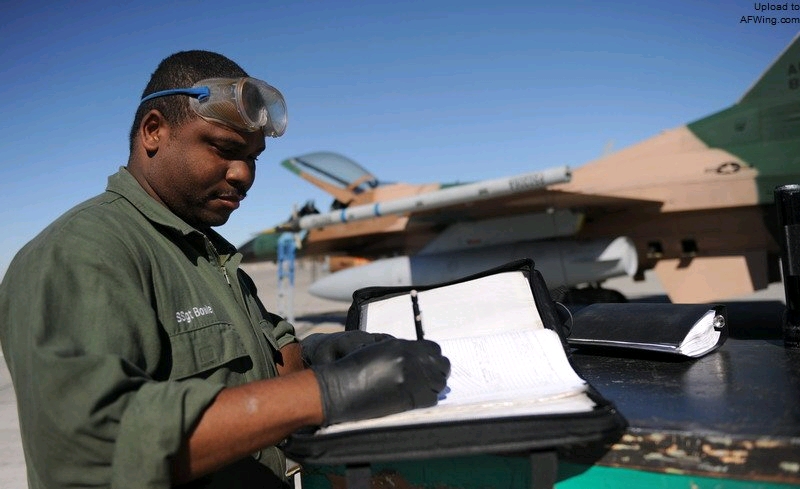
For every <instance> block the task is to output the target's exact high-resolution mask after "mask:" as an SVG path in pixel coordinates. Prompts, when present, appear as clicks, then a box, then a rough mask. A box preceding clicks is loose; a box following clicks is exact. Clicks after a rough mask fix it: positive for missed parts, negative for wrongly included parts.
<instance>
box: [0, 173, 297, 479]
mask: <svg viewBox="0 0 800 489" xmlns="http://www.w3.org/2000/svg"><path fill="white" fill-rule="evenodd" d="M240 259H241V256H240V255H238V254H236V253H235V249H234V248H233V246H232V245H230V243H228V242H227V241H225V240H224V239H222V238H221V237H220V236H219V235H218V234H216V233H214V232H213V231H212V232H211V233H209V234H208V235H204V234H202V233H200V232H198V231H197V230H195V229H194V228H192V227H190V226H189V225H187V224H186V223H184V222H183V221H182V220H180V219H179V218H178V217H176V216H175V215H174V214H172V213H171V212H170V211H169V210H168V209H167V208H166V207H164V206H162V205H161V204H159V203H157V202H156V201H155V200H154V199H153V198H152V197H150V196H149V195H148V194H147V193H146V192H145V191H144V189H142V187H141V186H140V185H139V184H138V182H137V181H136V180H135V179H134V178H133V176H131V175H130V174H129V173H128V171H127V170H126V169H124V168H122V169H120V171H119V172H118V173H117V174H115V175H112V176H111V177H109V181H108V188H107V190H106V192H105V193H103V194H101V195H99V196H97V197H95V198H93V199H90V200H88V201H86V202H84V203H83V204H80V205H78V206H76V207H75V208H73V209H72V210H70V211H68V212H67V213H66V214H64V215H63V216H61V217H60V218H59V219H58V220H56V221H55V222H54V223H53V224H51V225H50V226H49V227H47V228H46V229H45V230H44V231H43V232H42V233H41V234H39V235H38V236H37V237H36V238H34V239H33V240H32V241H31V242H30V243H28V244H27V245H26V246H25V247H24V248H23V249H22V250H20V252H19V253H18V254H17V256H16V257H15V259H14V261H13V262H12V263H11V265H10V266H9V268H8V271H7V272H6V274H5V277H4V279H3V282H2V284H0V343H2V348H3V353H4V355H5V359H6V362H7V363H8V367H9V371H10V372H11V377H12V379H13V382H14V388H15V390H16V395H17V404H18V409H19V417H20V428H21V432H22V442H23V448H24V451H25V460H26V463H27V468H28V481H29V482H28V483H29V486H30V487H31V488H37V489H38V488H47V489H54V488H58V487H67V486H69V487H73V486H80V487H89V486H91V487H95V486H102V487H147V488H156V487H158V488H163V487H169V486H170V482H169V474H170V471H169V457H170V456H171V455H172V454H174V453H175V452H176V451H177V450H178V447H179V446H180V443H181V440H182V439H184V438H185V437H186V435H187V433H188V432H189V431H190V430H191V428H192V427H193V426H194V424H195V423H196V422H197V420H198V419H199V417H200V415H201V414H202V412H203V410H204V409H205V408H206V407H207V406H208V405H209V403H210V402H211V401H212V400H213V399H214V397H215V396H216V395H217V393H218V392H219V391H220V389H222V388H223V387H225V386H235V385H239V384H243V383H246V382H250V381H254V380H257V379H264V378H269V377H274V376H275V375H276V370H275V364H274V361H273V353H274V351H275V350H276V349H279V348H281V347H283V346H285V345H286V344H288V343H290V342H292V341H296V338H295V337H294V330H293V328H292V326H291V325H290V324H289V323H287V322H286V321H283V320H281V318H279V317H278V316H275V315H272V314H270V313H268V312H267V311H266V310H265V309H264V306H263V305H262V304H261V302H260V301H259V300H258V298H257V296H256V290H255V286H254V284H253V282H252V280H251V279H250V277H248V276H247V275H246V274H245V273H244V272H243V271H242V270H240V269H239V268H238V265H239V262H240ZM284 471H285V460H284V458H283V456H282V454H281V453H280V451H279V450H278V449H277V448H275V447H269V448H266V449H264V450H262V451H261V452H260V453H258V454H254V455H253V456H252V457H248V458H246V459H245V460H243V461H241V462H238V463H236V464H234V465H232V466H230V467H228V468H226V469H223V470H222V471H220V472H218V473H215V474H213V475H212V476H210V477H206V478H204V479H202V480H200V481H196V483H195V484H193V485H192V487H195V486H196V487H236V488H245V487H259V488H260V489H264V488H268V487H274V486H280V485H281V483H282V481H283V478H284V475H283V474H284Z"/></svg>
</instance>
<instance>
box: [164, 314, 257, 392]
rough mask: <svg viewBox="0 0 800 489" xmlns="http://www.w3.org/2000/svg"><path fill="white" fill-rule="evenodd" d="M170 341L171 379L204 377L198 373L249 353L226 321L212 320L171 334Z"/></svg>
mask: <svg viewBox="0 0 800 489" xmlns="http://www.w3.org/2000/svg"><path fill="white" fill-rule="evenodd" d="M170 343H171V345H172V371H171V374H170V378H172V379H183V378H187V377H195V376H201V377H205V376H206V375H201V374H202V373H204V372H209V371H211V370H213V369H216V368H218V367H220V366H222V365H225V364H227V363H230V362H232V361H234V360H236V359H237V358H241V357H247V356H248V355H247V351H246V350H245V348H244V344H242V340H241V338H240V337H239V334H238V333H237V332H236V330H235V329H234V328H233V326H232V325H231V324H228V323H221V322H217V323H211V324H208V325H204V326H201V327H198V328H196V329H192V330H189V331H184V332H181V333H177V334H174V335H172V336H170Z"/></svg>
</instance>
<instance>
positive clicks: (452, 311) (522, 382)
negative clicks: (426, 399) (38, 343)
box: [283, 259, 626, 464]
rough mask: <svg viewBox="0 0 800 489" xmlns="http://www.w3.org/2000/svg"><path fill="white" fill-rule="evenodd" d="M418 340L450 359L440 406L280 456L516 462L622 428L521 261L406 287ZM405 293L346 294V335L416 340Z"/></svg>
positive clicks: (289, 445)
mask: <svg viewBox="0 0 800 489" xmlns="http://www.w3.org/2000/svg"><path fill="white" fill-rule="evenodd" d="M414 290H416V291H417V293H418V295H417V298H418V307H419V310H420V311H421V316H422V325H423V330H424V334H425V338H426V339H431V340H433V341H436V342H437V343H439V345H440V346H441V347H442V350H443V352H444V354H445V355H446V356H447V357H448V358H449V359H450V361H451V366H452V368H451V375H450V378H449V379H448V387H447V388H446V389H445V391H444V392H443V395H442V396H440V400H439V403H438V404H437V405H436V406H433V407H430V408H422V409H415V410H411V411H406V412H403V413H397V414H392V415H389V416H384V417H381V418H374V419H368V420H361V421H354V422H346V423H340V424H337V425H331V426H328V427H324V428H320V429H316V430H311V431H301V432H298V433H295V434H293V435H292V436H291V437H290V438H289V439H288V440H287V442H286V443H285V445H284V447H283V448H284V450H285V452H286V453H287V455H288V456H289V457H290V458H292V459H293V460H297V461H298V462H304V463H317V464H357V463H370V462H381V461H397V460H408V459H421V458H433V457H443V456H458V455H469V454H480V453H500V452H504V453H507V452H521V451H539V450H547V449H554V448H557V447H560V446H565V445H571V444H578V443H588V442H593V441H600V440H609V439H611V438H613V437H615V436H618V435H620V434H621V432H622V430H623V429H624V428H625V427H626V421H625V419H624V418H623V417H622V416H621V415H620V414H619V413H618V412H617V410H616V408H615V407H614V405H613V404H612V403H611V402H609V401H608V400H607V399H605V398H603V397H602V396H601V395H600V394H599V393H598V392H597V391H596V390H595V389H594V388H593V387H592V386H590V385H589V384H588V383H587V382H586V381H585V380H583V379H582V378H581V377H580V376H579V374H578V373H577V372H576V371H575V369H574V366H573V364H572V362H571V360H570V357H569V353H568V349H567V343H566V338H565V334H564V331H563V324H562V322H561V320H560V319H559V315H558V313H557V311H556V308H555V304H554V303H553V301H552V299H551V298H550V294H549V292H548V290H547V287H546V285H545V282H544V280H543V278H542V276H541V274H540V273H539V272H538V271H537V270H536V269H535V268H534V263H533V261H532V260H530V259H525V260H517V261H514V262H511V263H508V264H506V265H504V266H501V267H497V268H494V269H491V270H487V271H485V272H482V273H479V274H475V275H471V276H468V277H465V278H462V279H460V280H455V281H450V282H445V283H441V284H435V285H428V286H420V287H415V288H414ZM411 291H412V287H368V288H364V289H359V290H357V291H356V292H355V293H354V294H353V303H352V304H351V306H350V309H349V311H348V315H347V320H346V324H345V328H346V329H350V330H352V329H362V330H365V331H369V332H384V333H389V334H392V335H394V336H396V337H399V338H405V339H415V338H416V331H415V323H414V312H415V309H414V308H413V304H412V301H411V294H410V293H411Z"/></svg>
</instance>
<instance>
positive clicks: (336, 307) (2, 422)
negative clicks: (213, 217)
mask: <svg viewBox="0 0 800 489" xmlns="http://www.w3.org/2000/svg"><path fill="white" fill-rule="evenodd" d="M244 268H245V269H246V270H247V272H248V273H250V274H251V275H252V277H253V279H254V280H255V282H256V285H257V286H258V290H259V296H260V297H261V300H262V301H263V302H264V304H265V305H266V306H267V309H269V310H271V311H276V312H281V313H283V314H284V315H289V311H288V310H285V311H281V307H280V305H281V304H283V303H284V302H286V301H282V300H279V298H278V294H277V293H278V290H277V273H276V268H275V264H272V263H259V264H248V265H245V267H244ZM322 273H323V272H322V271H321V269H320V268H319V266H312V265H311V264H308V263H301V264H298V267H297V269H296V271H295V292H294V297H293V298H291V299H292V300H291V302H292V304H293V313H294V317H295V327H296V330H297V333H298V334H299V335H300V336H301V337H302V336H305V335H307V334H309V333H311V332H317V331H324V332H330V331H339V330H341V329H342V324H343V322H344V319H345V317H346V315H347V308H348V306H349V304H347V303H343V302H336V301H329V300H325V299H319V298H316V297H313V296H311V295H309V294H308V293H307V292H305V290H306V288H307V287H308V285H309V284H310V283H312V282H313V281H314V280H315V279H316V278H317V277H319V276H321V274H322ZM645 278H646V280H645V281H644V282H633V281H632V280H631V279H629V278H627V277H622V278H618V279H614V280H609V281H607V282H606V283H605V284H604V285H605V286H606V287H608V288H613V289H617V290H619V291H620V292H622V293H623V294H625V295H626V296H627V297H629V298H631V299H636V298H648V300H649V299H650V298H655V299H656V300H663V293H664V292H663V289H662V287H661V285H660V283H659V282H658V279H657V278H656V277H655V276H654V275H652V274H651V273H648V274H646V275H645ZM286 299H287V300H288V299H289V298H288V297H286ZM734 300H736V301H781V302H783V301H784V292H783V286H782V285H781V284H772V285H771V286H770V287H769V288H767V289H765V290H762V291H759V292H756V293H754V294H751V295H749V296H746V297H741V298H738V299H734ZM26 487H27V478H26V474H25V459H24V455H23V452H22V444H21V439H20V434H19V425H18V417H17V409H16V398H15V396H14V389H13V387H12V385H11V379H10V377H9V374H8V369H7V367H6V364H5V361H2V362H0V488H3V489H24V488H26Z"/></svg>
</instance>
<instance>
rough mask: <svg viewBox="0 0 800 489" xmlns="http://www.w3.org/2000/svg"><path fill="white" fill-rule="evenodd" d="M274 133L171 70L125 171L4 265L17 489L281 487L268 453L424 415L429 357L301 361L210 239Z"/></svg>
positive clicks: (3, 329)
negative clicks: (416, 412)
mask: <svg viewBox="0 0 800 489" xmlns="http://www.w3.org/2000/svg"><path fill="white" fill-rule="evenodd" d="M285 128H286V110H285V105H284V101H283V97H282V96H281V94H280V92H278V91H277V90H276V89H275V88H273V87H271V86H269V85H268V84H266V83H265V82H263V81H260V80H256V79H254V78H250V77H248V75H247V73H245V72H244V71H243V70H242V69H241V68H240V67H239V66H238V65H236V64H235V63H233V62H232V61H230V60H229V59H227V58H225V57H223V56H221V55H218V54H215V53H210V52H205V51H188V52H181V53H176V54H174V55H172V56H170V57H168V58H166V59H165V60H163V61H162V62H161V64H160V65H159V67H158V68H157V69H156V71H155V72H154V73H153V75H152V77H151V79H150V82H149V83H148V85H147V87H146V88H145V91H144V95H143V98H142V103H141V104H140V106H139V108H138V110H137V112H136V116H135V119H134V123H133V126H132V129H131V135H130V157H129V160H128V164H127V167H126V168H121V169H120V170H119V172H118V173H116V174H115V175H112V176H111V177H110V178H109V183H108V187H107V190H106V192H105V193H103V194H100V195H99V196H97V197H95V198H93V199H90V200H88V201H87V202H84V203H83V204H80V205H78V206H77V207H75V208H73V209H72V210H70V211H68V212H67V213H66V214H64V215H63V216H61V217H60V218H59V219H58V220H56V221H55V222H54V223H53V224H51V225H50V226H48V228H47V229H45V230H44V231H43V232H42V233H41V234H40V235H39V236H37V237H36V238H34V239H33V240H32V241H31V242H30V243H29V244H28V245H26V246H25V247H24V248H23V249H22V250H21V251H20V252H19V253H18V254H17V256H16V257H15V259H14V261H13V262H12V264H11V266H10V267H9V269H8V271H7V273H6V275H5V278H4V280H3V283H2V285H0V342H2V347H3V352H4V354H5V358H6V361H7V363H8V366H9V371H10V372H11V376H12V379H13V382H14V387H15V390H16V394H17V401H18V408H19V414H20V427H21V432H22V437H23V448H24V450H25V457H26V463H27V467H28V481H29V485H30V487H32V488H45V487H46V488H57V487H68V486H69V487H78V486H80V487H89V486H92V487H94V486H104V487H109V486H112V487H148V488H155V487H171V486H175V485H180V484H186V483H188V485H189V486H190V487H231V488H232V487H236V488H243V487H259V488H269V487H282V486H283V485H285V484H286V482H287V481H286V477H285V475H284V474H285V460H284V458H283V456H282V454H281V453H280V451H279V449H278V448H276V447H275V445H277V444H278V443H279V442H280V441H281V440H283V439H284V438H285V437H287V436H288V435H289V434H291V433H292V432H293V431H295V430H296V429H298V428H300V427H303V426H312V425H321V424H330V423H334V422H339V421H345V420H352V419H359V418H364V417H373V416H380V415H384V414H389V413H392V412H397V411H402V410H405V409H410V408H414V407H420V406H428V405H432V404H434V403H435V402H436V395H437V393H438V392H439V391H440V390H441V389H443V388H444V385H445V381H446V378H447V375H448V374H449V362H448V361H447V359H446V358H444V357H442V355H441V352H440V350H439V348H438V346H437V345H435V344H434V343H431V342H428V341H420V342H411V341H401V340H397V339H394V338H386V337H383V336H374V335H368V334H366V333H359V332H354V333H340V334H334V335H317V336H312V337H311V338H310V339H309V340H308V341H304V343H303V346H302V348H301V345H300V343H298V341H297V340H296V338H295V336H294V331H293V328H292V326H291V325H290V324H288V323H286V322H285V321H283V320H282V319H281V318H279V317H277V316H275V315H273V314H270V313H268V312H267V311H266V310H265V309H264V307H263V305H262V304H261V302H260V301H259V300H258V298H257V296H256V291H255V287H254V284H253V282H252V280H251V279H250V278H249V277H248V276H247V275H246V274H245V273H244V272H243V271H242V270H240V269H239V268H238V264H239V259H240V257H239V255H237V254H236V252H235V249H234V248H233V246H231V245H230V244H229V243H228V242H226V241H225V240H224V239H223V238H222V237H221V236H219V235H218V234H217V233H216V232H215V231H213V230H212V229H211V228H212V227H213V226H219V225H222V224H224V223H225V222H226V221H227V220H228V217H229V216H230V214H231V213H232V212H233V211H234V210H235V209H236V208H238V207H239V203H240V202H241V200H242V199H244V197H245V195H246V193H247V191H248V190H249V188H250V187H251V185H252V184H253V179H254V176H255V169H256V159H257V157H258V156H259V154H261V152H262V151H263V150H264V146H265V145H264V139H265V137H266V136H271V137H278V136H280V135H282V134H283V132H284V130H285ZM309 365H310V367H311V368H305V367H306V366H309ZM365 373H366V375H365Z"/></svg>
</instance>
